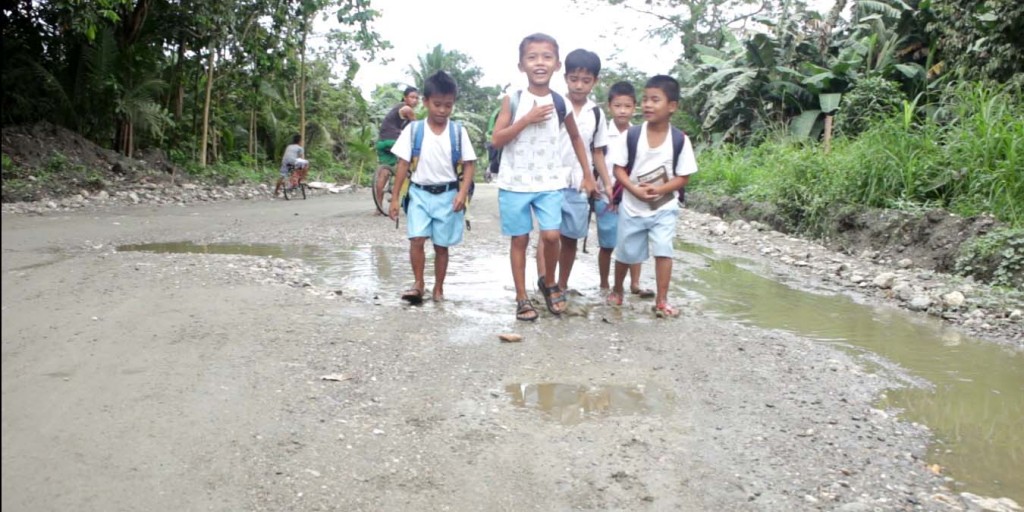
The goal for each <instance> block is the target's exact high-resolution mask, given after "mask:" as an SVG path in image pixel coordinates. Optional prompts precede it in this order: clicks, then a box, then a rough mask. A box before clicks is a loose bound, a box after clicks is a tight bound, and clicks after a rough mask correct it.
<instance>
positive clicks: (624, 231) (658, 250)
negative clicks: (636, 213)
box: [615, 209, 679, 265]
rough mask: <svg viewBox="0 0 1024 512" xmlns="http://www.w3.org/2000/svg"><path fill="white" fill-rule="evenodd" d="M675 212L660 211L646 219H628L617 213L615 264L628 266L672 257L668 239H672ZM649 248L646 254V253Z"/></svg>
mask: <svg viewBox="0 0 1024 512" xmlns="http://www.w3.org/2000/svg"><path fill="white" fill-rule="evenodd" d="M678 218H679V211H678V210H676V209H670V210H662V211H659V212H656V213H655V214H654V215H651V216H650V217H630V216H629V215H626V214H625V213H620V214H619V239H618V242H617V243H616V244H615V261H617V262H619V263H625V264H627V265H632V264H634V263H643V262H644V261H647V258H649V257H650V256H651V255H652V254H653V256H654V257H655V258H658V257H668V258H671V257H672V255H673V250H672V239H674V238H675V236H676V221H677V220H678ZM648 245H650V251H648Z"/></svg>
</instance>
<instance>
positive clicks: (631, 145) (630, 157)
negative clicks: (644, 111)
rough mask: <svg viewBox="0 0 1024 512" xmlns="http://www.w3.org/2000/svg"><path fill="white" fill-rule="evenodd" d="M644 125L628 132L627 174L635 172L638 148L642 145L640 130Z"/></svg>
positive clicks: (632, 128) (633, 127) (635, 126)
mask: <svg viewBox="0 0 1024 512" xmlns="http://www.w3.org/2000/svg"><path fill="white" fill-rule="evenodd" d="M641 128H643V125H642V124H637V125H633V126H630V127H629V130H628V131H627V132H626V174H627V175H628V174H631V173H632V172H633V164H634V163H635V162H636V146H637V144H639V143H640V129H641Z"/></svg>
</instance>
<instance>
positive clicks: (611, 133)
mask: <svg viewBox="0 0 1024 512" xmlns="http://www.w3.org/2000/svg"><path fill="white" fill-rule="evenodd" d="M629 126H633V124H632V123H630V125H629ZM627 131H629V128H626V129H625V130H622V131H621V132H620V131H619V127H618V126H615V120H614V119H609V120H608V129H607V130H605V133H607V134H608V154H607V155H606V156H605V158H604V165H605V166H606V167H608V177H609V178H611V179H612V182H611V183H610V184H609V183H604V182H603V181H602V180H601V177H600V176H598V179H597V181H598V183H602V184H604V187H605V190H608V191H611V189H612V187H614V186H615V166H613V165H612V162H611V160H609V159H608V158H609V157H610V156H611V151H612V148H613V147H615V145H616V144H618V143H619V138H620V137H621V138H623V139H625V138H626V132H627Z"/></svg>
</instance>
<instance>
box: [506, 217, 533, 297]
mask: <svg viewBox="0 0 1024 512" xmlns="http://www.w3.org/2000/svg"><path fill="white" fill-rule="evenodd" d="M528 245H530V234H529V233H527V234H525V235H517V236H513V237H512V241H511V242H510V246H509V251H508V256H509V262H510V263H511V264H512V283H513V284H514V285H515V287H516V300H517V301H518V300H523V299H525V298H527V296H526V247H527V246H528Z"/></svg>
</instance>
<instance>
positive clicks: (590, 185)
mask: <svg viewBox="0 0 1024 512" xmlns="http://www.w3.org/2000/svg"><path fill="white" fill-rule="evenodd" d="M580 192H585V193H586V194H587V197H593V196H594V193H595V192H597V181H595V180H594V179H593V178H591V179H586V178H584V179H583V184H581V185H580Z"/></svg>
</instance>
